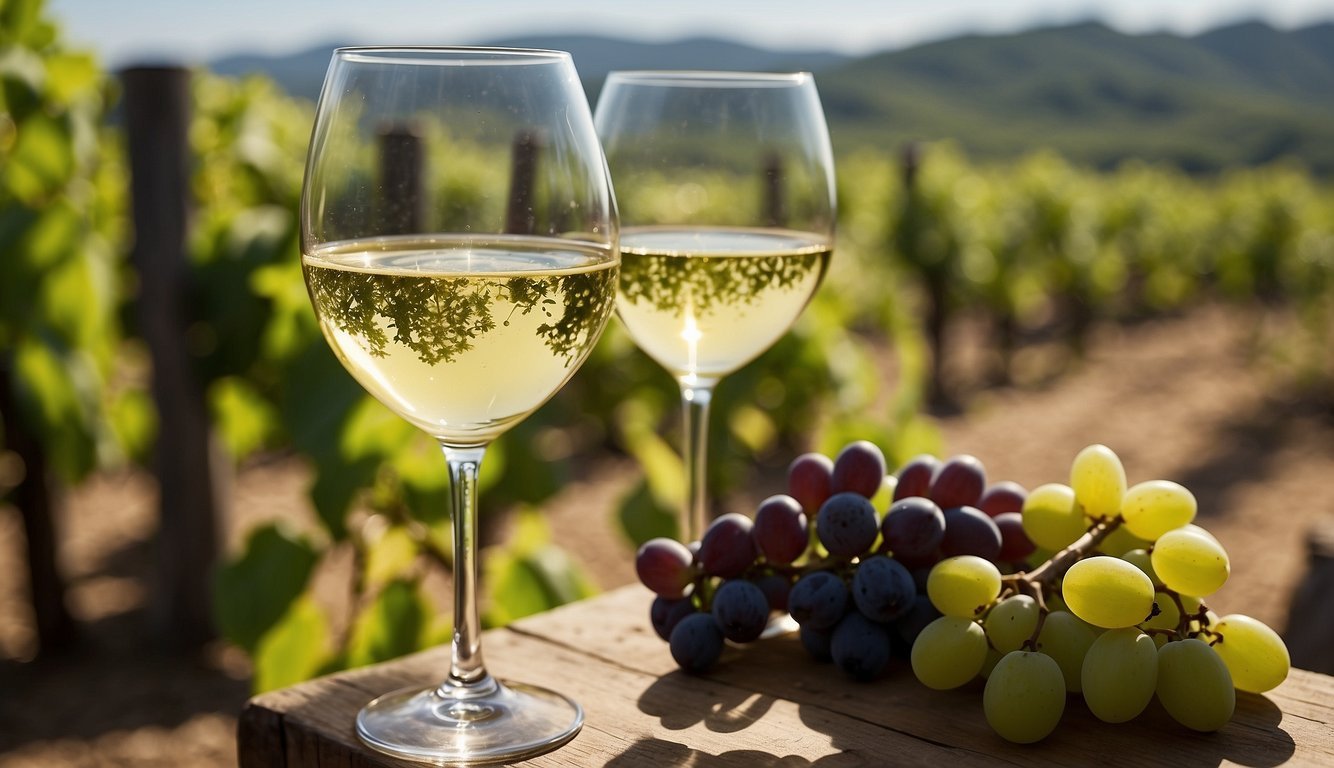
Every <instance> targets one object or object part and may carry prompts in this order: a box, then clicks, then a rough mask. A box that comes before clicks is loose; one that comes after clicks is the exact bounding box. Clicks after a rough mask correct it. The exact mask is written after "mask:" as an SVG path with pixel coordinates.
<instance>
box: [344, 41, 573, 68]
mask: <svg viewBox="0 0 1334 768" xmlns="http://www.w3.org/2000/svg"><path fill="white" fill-rule="evenodd" d="M333 57H334V58H335V59H338V60H340V61H348V62H355V63H376V64H423V65H434V66H473V65H522V64H545V63H558V62H572V61H573V57H572V56H571V55H570V53H569V51H558V50H555V49H552V48H510V47H506V46H501V45H345V46H340V47H337V48H334V49H333Z"/></svg>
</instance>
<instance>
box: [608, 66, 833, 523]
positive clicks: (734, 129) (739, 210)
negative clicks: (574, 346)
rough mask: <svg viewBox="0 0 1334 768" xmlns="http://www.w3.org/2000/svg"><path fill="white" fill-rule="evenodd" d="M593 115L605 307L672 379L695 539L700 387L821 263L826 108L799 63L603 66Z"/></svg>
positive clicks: (743, 353) (762, 334)
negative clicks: (792, 69) (608, 278)
mask: <svg viewBox="0 0 1334 768" xmlns="http://www.w3.org/2000/svg"><path fill="white" fill-rule="evenodd" d="M594 120H595V123H596V125H597V129H598V134H599V136H600V137H601V139H602V145H603V149H604V151H605V152H606V155H607V163H608V167H609V168H610V170H611V174H612V179H613V181H614V183H615V185H616V191H617V203H618V206H619V209H620V221H621V227H622V229H621V254H622V266H621V276H620V287H619V290H618V292H617V299H616V312H617V316H618V317H619V318H620V320H621V323H622V325H623V326H624V327H625V328H626V330H627V332H628V333H629V335H630V337H631V338H632V339H633V340H634V341H635V343H636V344H637V345H638V346H639V347H640V349H642V350H643V351H644V352H645V353H647V354H648V355H649V356H650V357H652V358H653V359H654V360H655V361H657V362H658V363H659V364H660V365H662V366H663V367H664V368H665V369H667V371H668V372H669V373H671V374H672V375H673V376H674V377H675V378H676V380H677V383H678V384H679V386H680V389H681V396H682V404H683V410H684V413H685V420H684V429H683V433H684V434H683V443H684V450H683V454H684V460H685V464H686V471H687V481H686V485H687V492H686V496H687V502H686V510H685V511H684V513H683V518H684V519H683V521H682V522H683V525H682V528H683V536H684V538H685V539H686V540H687V541H692V540H697V539H698V538H699V537H700V535H701V534H702V533H703V529H704V526H705V524H706V522H707V520H708V518H709V515H708V514H707V511H706V501H705V497H706V492H705V480H704V477H705V455H704V447H705V443H706V434H707V421H708V406H709V402H710V400H711V398H712V390H713V387H714V386H715V385H716V384H717V383H718V382H719V381H720V380H721V379H722V378H723V377H725V376H726V375H727V374H729V373H732V372H733V371H735V370H737V369H739V368H740V367H742V366H743V365H745V364H746V363H748V362H750V361H751V360H753V359H755V358H756V357H758V356H759V355H760V354H761V353H763V352H764V351H765V350H767V349H768V348H769V347H771V346H772V345H773V344H774V343H775V342H776V341H777V340H778V339H779V338H781V337H782V336H783V334H785V333H786V332H787V330H788V329H789V328H790V327H791V325H792V323H793V322H795V321H796V319H797V317H798V316H799V315H800V314H801V312H802V310H803V309H804V308H805V306H806V305H807V303H809V301H810V299H811V297H812V296H814V294H815V291H816V289H817V288H818V287H819V285H820V283H821V281H822V279H823V277H824V274H825V272H826V270H827V269H828V265H829V259H830V256H831V254H832V251H833V244H834V224H835V215H836V208H835V189H834V163H833V153H832V150H831V147H830V142H829V134H828V129H827V127H826V125H825V119H824V112H823V110H822V109H821V106H820V101H819V96H818V94H817V92H816V90H815V83H814V80H813V79H812V77H811V75H810V74H808V73H792V74H770V73H744V72H689V71H662V72H659V71H639V72H613V73H611V74H610V75H609V76H608V78H607V81H606V84H605V85H604V87H603V91H602V93H601V95H600V97H599V99H598V105H597V110H596V113H595V118H594Z"/></svg>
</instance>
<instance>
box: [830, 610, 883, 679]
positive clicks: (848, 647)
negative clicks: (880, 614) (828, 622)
mask: <svg viewBox="0 0 1334 768" xmlns="http://www.w3.org/2000/svg"><path fill="white" fill-rule="evenodd" d="M829 655H830V657H831V658H833V660H834V664H835V665H837V666H838V668H839V669H841V670H843V671H844V672H845V673H846V674H847V675H848V676H849V677H851V678H853V679H855V680H863V681H865V680H871V679H874V678H875V677H876V676H877V675H879V674H880V673H881V672H883V671H884V670H885V667H886V666H887V665H888V664H889V634H888V633H887V632H886V631H885V627H884V626H883V625H880V624H877V623H875V622H874V621H871V620H870V619H868V618H866V617H865V616H863V615H861V614H860V613H857V612H856V611H853V612H851V613H849V614H848V615H847V616H844V617H843V620H842V621H840V622H839V623H838V626H836V627H834V631H833V633H832V634H831V635H830V637H829Z"/></svg>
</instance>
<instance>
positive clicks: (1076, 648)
mask: <svg viewBox="0 0 1334 768" xmlns="http://www.w3.org/2000/svg"><path fill="white" fill-rule="evenodd" d="M1097 637H1098V634H1097V633H1096V632H1094V631H1093V628H1092V627H1090V626H1089V625H1087V624H1085V623H1084V622H1082V621H1080V620H1079V619H1078V618H1076V617H1075V615H1074V614H1073V613H1068V612H1066V611H1056V612H1053V613H1049V614H1047V620H1046V621H1044V622H1043V623H1042V632H1040V633H1039V634H1038V650H1039V651H1042V652H1043V653H1045V654H1047V655H1048V656H1050V657H1052V658H1053V659H1055V661H1056V664H1057V666H1059V667H1060V668H1061V674H1062V675H1063V676H1064V677H1065V689H1066V690H1067V691H1069V692H1071V693H1079V691H1080V690H1081V688H1082V685H1081V683H1080V674H1081V672H1082V671H1083V668H1084V655H1085V654H1087V653H1088V649H1089V646H1091V645H1093V641H1094V640H1096V639H1097ZM913 648H914V650H915V649H916V646H913Z"/></svg>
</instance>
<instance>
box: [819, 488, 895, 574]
mask: <svg viewBox="0 0 1334 768" xmlns="http://www.w3.org/2000/svg"><path fill="white" fill-rule="evenodd" d="M815 532H816V534H817V535H818V536H819V537H820V542H821V543H822V544H824V546H825V549H827V550H829V554H831V555H834V556H835V557H847V558H852V557H856V556H857V555H860V554H862V553H864V552H866V550H868V549H870V548H871V545H872V544H874V543H875V537H876V535H877V534H878V533H880V525H879V521H878V520H876V516H875V507H874V506H872V505H871V500H870V499H868V498H866V497H865V496H863V495H861V494H860V493H856V492H853V491H844V492H843V493H836V494H834V495H833V496H830V497H829V500H828V501H826V502H825V503H824V505H823V506H821V507H820V514H819V515H818V516H817V517H816V518H815Z"/></svg>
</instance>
